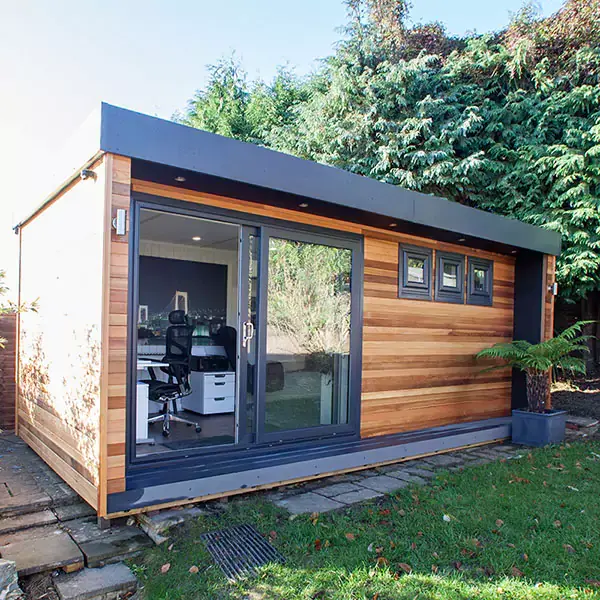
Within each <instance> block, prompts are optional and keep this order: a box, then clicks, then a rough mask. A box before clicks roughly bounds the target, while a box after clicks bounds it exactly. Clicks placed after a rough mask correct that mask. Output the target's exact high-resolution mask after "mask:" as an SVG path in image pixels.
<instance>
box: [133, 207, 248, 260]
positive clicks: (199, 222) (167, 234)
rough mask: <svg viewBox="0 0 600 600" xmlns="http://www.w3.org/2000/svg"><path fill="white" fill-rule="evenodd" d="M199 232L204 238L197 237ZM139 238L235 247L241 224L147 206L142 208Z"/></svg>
mask: <svg viewBox="0 0 600 600" xmlns="http://www.w3.org/2000/svg"><path fill="white" fill-rule="evenodd" d="M197 236H200V237H201V238H202V239H201V240H199V241H194V240H193V239H192V238H193V237H197ZM140 239H141V240H151V241H153V242H166V243H170V244H183V245H185V246H193V247H195V248H218V249H220V250H234V251H235V250H237V240H238V226H237V225H231V224H229V223H220V222H219V221H207V220H205V219H198V218H196V217H188V216H184V215H174V214H170V213H162V212H159V211H155V210H145V209H144V210H142V211H140Z"/></svg>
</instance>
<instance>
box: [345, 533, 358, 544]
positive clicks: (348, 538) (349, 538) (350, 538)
mask: <svg viewBox="0 0 600 600" xmlns="http://www.w3.org/2000/svg"><path fill="white" fill-rule="evenodd" d="M355 538H356V536H355V535H354V534H353V533H347V534H346V539H347V540H348V541H349V542H352V541H354V539H355Z"/></svg>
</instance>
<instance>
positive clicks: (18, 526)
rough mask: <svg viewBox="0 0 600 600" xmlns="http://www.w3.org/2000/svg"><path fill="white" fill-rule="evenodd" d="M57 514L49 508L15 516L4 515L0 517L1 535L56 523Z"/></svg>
mask: <svg viewBox="0 0 600 600" xmlns="http://www.w3.org/2000/svg"><path fill="white" fill-rule="evenodd" d="M56 521H57V518H56V515H55V514H54V513H53V512H52V511H51V510H49V509H45V510H42V511H39V512H33V513H25V514H23V515H17V516H15V517H4V518H3V519H0V535H5V534H8V533H14V532H16V531H22V530H24V529H31V528H32V527H42V526H44V525H52V524H53V523H56Z"/></svg>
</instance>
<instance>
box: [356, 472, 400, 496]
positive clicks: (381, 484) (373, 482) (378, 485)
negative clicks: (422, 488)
mask: <svg viewBox="0 0 600 600" xmlns="http://www.w3.org/2000/svg"><path fill="white" fill-rule="evenodd" d="M360 485H361V486H363V487H366V488H369V489H370V490H375V491H376V492H382V493H384V494H388V493H390V492H394V491H396V490H399V489H400V488H403V487H406V484H405V483H403V482H402V481H400V480H398V479H396V478H394V477H390V476H389V475H376V476H375V477H367V478H366V479H363V480H362V481H361V482H360Z"/></svg>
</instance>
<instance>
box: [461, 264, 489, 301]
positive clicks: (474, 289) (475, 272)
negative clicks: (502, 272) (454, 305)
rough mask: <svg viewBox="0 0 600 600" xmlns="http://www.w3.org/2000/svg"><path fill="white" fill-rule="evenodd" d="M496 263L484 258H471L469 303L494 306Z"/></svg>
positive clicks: (468, 290)
mask: <svg viewBox="0 0 600 600" xmlns="http://www.w3.org/2000/svg"><path fill="white" fill-rule="evenodd" d="M493 282H494V263H493V262H492V261H491V260H485V259H483V258H473V257H469V278H468V289H467V303H468V304H479V305H481V306H491V305H492V290H493Z"/></svg>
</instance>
